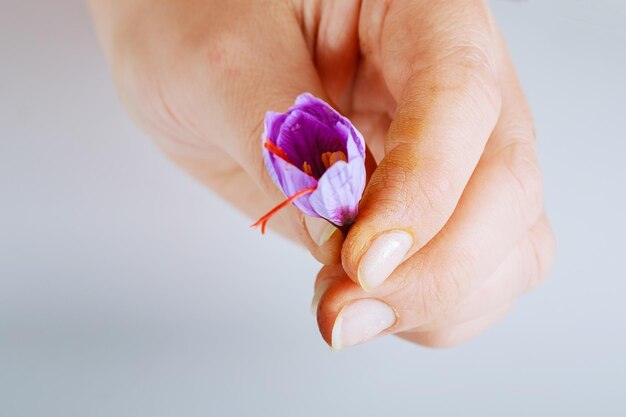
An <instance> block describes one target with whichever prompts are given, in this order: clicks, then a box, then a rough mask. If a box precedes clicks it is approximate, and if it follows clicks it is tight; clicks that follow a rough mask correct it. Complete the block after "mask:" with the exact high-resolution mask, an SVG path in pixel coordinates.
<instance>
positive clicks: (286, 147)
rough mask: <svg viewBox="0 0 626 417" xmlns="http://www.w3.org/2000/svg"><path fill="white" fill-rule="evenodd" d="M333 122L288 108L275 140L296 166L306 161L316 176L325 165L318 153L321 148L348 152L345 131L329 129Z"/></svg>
mask: <svg viewBox="0 0 626 417" xmlns="http://www.w3.org/2000/svg"><path fill="white" fill-rule="evenodd" d="M334 127H335V126H328V125H325V124H323V123H322V122H321V121H320V120H319V119H316V118H314V117H313V116H312V115H311V114H308V113H306V112H303V111H301V110H294V111H292V112H290V114H289V116H288V117H287V119H286V120H285V122H284V123H283V125H282V127H281V129H280V135H279V137H278V140H277V142H276V144H277V145H278V146H279V147H280V148H281V149H282V150H283V151H285V153H286V154H287V156H288V157H289V159H290V160H291V161H292V162H293V163H294V165H296V166H297V167H302V166H303V163H304V162H305V161H306V162H307V163H308V164H309V165H310V166H311V168H312V171H313V173H314V176H316V177H320V176H321V175H322V174H323V173H324V171H326V167H325V166H324V165H323V163H322V158H321V155H322V154H323V153H325V152H337V151H341V152H343V153H344V154H347V153H348V150H347V148H346V142H347V141H348V137H347V135H345V136H343V137H342V133H344V134H349V132H348V131H345V132H341V131H339V130H336V129H333V128H334Z"/></svg>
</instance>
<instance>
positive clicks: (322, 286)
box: [311, 279, 331, 316]
mask: <svg viewBox="0 0 626 417" xmlns="http://www.w3.org/2000/svg"><path fill="white" fill-rule="evenodd" d="M330 283H331V280H330V279H325V280H323V281H322V282H319V283H317V284H316V285H315V290H314V291H313V299H312V300H311V314H313V315H314V316H315V315H316V314H317V306H318V305H319V303H320V299H321V298H322V295H324V293H325V292H326V290H327V289H328V287H330Z"/></svg>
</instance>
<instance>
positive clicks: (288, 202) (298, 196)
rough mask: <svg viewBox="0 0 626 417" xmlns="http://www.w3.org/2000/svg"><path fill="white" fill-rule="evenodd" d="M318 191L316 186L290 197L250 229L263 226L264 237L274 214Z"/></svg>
mask: <svg viewBox="0 0 626 417" xmlns="http://www.w3.org/2000/svg"><path fill="white" fill-rule="evenodd" d="M266 143H267V142H266ZM268 149H269V148H268ZM279 149H280V148H279ZM316 189H317V185H314V186H313V187H309V188H304V189H302V190H300V191H298V192H297V193H295V194H294V195H292V196H291V197H289V198H288V199H286V200H285V201H283V202H282V203H280V204H279V205H277V206H276V207H274V208H273V209H271V210H270V211H269V212H267V214H265V215H264V216H263V217H261V218H260V219H259V220H257V221H256V223H254V224H253V225H250V227H257V226H259V225H260V226H261V234H263V235H264V234H265V226H267V222H268V221H269V219H270V218H271V217H272V216H273V215H274V214H276V213H278V211H279V210H281V209H282V208H284V207H286V206H288V205H289V204H291V203H293V202H294V201H296V200H297V199H298V198H300V197H302V196H303V195H307V194H311V193H312V192H313V191H315V190H316Z"/></svg>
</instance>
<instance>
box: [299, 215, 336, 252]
mask: <svg viewBox="0 0 626 417" xmlns="http://www.w3.org/2000/svg"><path fill="white" fill-rule="evenodd" d="M304 223H305V224H306V228H307V230H308V231H309V235H311V238H312V239H313V241H314V242H315V243H316V244H317V246H322V245H323V244H324V243H326V242H328V239H330V237H331V236H332V235H333V233H335V232H336V231H337V230H338V229H337V228H336V227H335V226H333V225H332V224H331V223H329V222H328V221H327V220H324V219H321V218H318V217H311V216H305V218H304Z"/></svg>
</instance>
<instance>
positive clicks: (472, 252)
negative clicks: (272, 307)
mask: <svg viewBox="0 0 626 417" xmlns="http://www.w3.org/2000/svg"><path fill="white" fill-rule="evenodd" d="M515 126H516V130H515V138H516V140H515V141H513V142H511V143H510V144H509V145H507V146H504V147H500V148H499V149H498V151H497V152H494V153H493V154H492V155H491V156H490V157H489V158H485V159H483V160H482V161H481V163H480V164H479V166H478V167H477V169H476V171H475V172H474V174H473V176H472V179H471V181H470V182H469V184H468V186H467V188H466V190H465V192H464V194H463V197H462V199H461V201H460V203H459V206H458V208H457V210H456V211H455V213H454V215H453V216H452V218H451V219H450V220H449V222H448V223H447V224H446V226H445V228H444V229H443V230H442V231H441V232H440V233H439V234H438V235H437V237H436V238H435V239H433V240H432V241H431V242H430V243H429V244H428V245H427V246H425V247H424V248H423V249H422V250H420V251H419V252H418V253H416V254H415V255H413V256H412V257H411V258H410V259H409V260H407V261H406V262H405V263H403V264H402V265H401V266H400V267H399V268H397V269H396V271H395V272H394V273H393V274H392V275H391V277H390V278H389V279H388V280H387V281H386V282H385V283H384V284H383V285H382V286H380V287H378V288H376V289H375V290H373V291H370V292H369V293H365V292H364V291H362V290H361V289H359V287H358V286H357V285H354V284H353V286H349V285H346V284H345V283H342V284H341V285H333V286H332V287H331V288H330V289H329V290H328V291H327V294H326V295H325V296H324V297H323V298H322V300H321V303H320V308H319V309H318V322H319V323H320V331H321V332H322V335H323V336H324V338H325V339H326V340H327V341H328V342H329V343H334V342H333V340H332V337H333V334H334V333H333V332H334V331H333V328H334V327H333V325H334V323H335V321H336V317H337V315H338V314H340V313H339V312H340V311H342V308H344V306H346V305H348V304H350V303H352V302H353V301H354V300H358V299H362V298H365V297H368V298H370V299H376V300H379V301H382V302H384V304H386V305H387V306H388V307H389V310H391V311H393V312H394V314H396V317H397V320H396V321H394V323H393V328H390V329H388V330H387V331H404V330H409V329H413V328H415V327H418V326H421V325H424V324H426V323H428V322H429V321H431V320H432V319H434V318H436V317H438V316H439V315H440V314H441V313H442V312H446V311H449V310H450V309H453V308H455V307H456V306H457V305H458V303H459V302H461V301H462V300H463V299H464V298H466V297H467V296H468V295H469V294H470V292H471V291H473V290H474V289H475V288H478V287H479V286H480V285H482V282H483V281H484V279H485V278H486V277H488V276H489V275H490V274H491V273H492V272H493V271H495V270H496V269H497V267H498V265H499V264H500V263H501V262H502V261H503V260H504V259H505V257H506V255H507V254H508V253H509V252H510V251H511V250H512V249H513V247H514V246H515V245H516V244H517V243H518V241H519V240H520V239H522V237H523V236H524V235H525V234H526V233H527V231H528V230H529V229H530V228H531V227H532V226H533V225H534V224H535V223H536V221H537V220H538V218H539V216H540V214H541V212H542V198H541V196H542V193H541V175H540V171H539V168H538V163H537V160H536V155H535V150H534V145H533V143H534V136H533V135H532V126H531V125H530V126H529V125H524V126H526V128H525V130H523V131H520V129H518V128H517V124H516V125H515ZM506 127H507V125H506V124H504V125H502V126H499V128H498V130H497V131H496V132H494V140H498V139H497V138H498V137H508V135H507V132H508V131H507V129H506ZM523 132H525V133H523ZM370 304H371V305H372V306H373V308H376V310H377V311H378V312H379V313H380V314H381V315H384V316H385V318H386V319H387V321H386V322H385V323H388V322H389V321H390V319H389V318H390V317H391V315H390V314H388V313H389V312H388V311H386V312H383V310H382V309H381V308H379V307H380V306H379V305H378V304H376V305H374V304H372V303H370ZM320 316H322V317H320ZM345 322H346V321H345V320H343V323H345ZM342 344H343V343H342Z"/></svg>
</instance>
